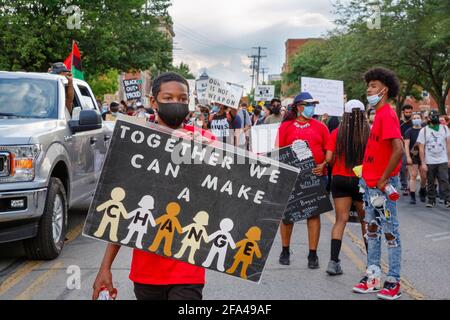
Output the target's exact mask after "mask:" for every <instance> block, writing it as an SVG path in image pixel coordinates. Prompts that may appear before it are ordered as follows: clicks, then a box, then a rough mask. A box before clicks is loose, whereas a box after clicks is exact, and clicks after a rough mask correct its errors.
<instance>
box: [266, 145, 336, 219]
mask: <svg viewBox="0 0 450 320" xmlns="http://www.w3.org/2000/svg"><path fill="white" fill-rule="evenodd" d="M267 156H268V157H271V158H273V159H274V160H278V161H280V162H282V163H286V164H289V165H291V166H293V167H296V168H298V169H300V174H299V175H298V178H297V181H296V182H295V186H294V189H293V190H292V193H291V196H290V197H289V201H288V205H287V207H286V211H285V212H284V214H283V221H284V222H286V223H293V222H298V221H301V220H305V219H308V218H310V217H313V216H317V215H320V214H322V213H325V212H328V211H331V210H333V206H332V205H331V201H330V198H329V196H328V194H327V191H326V189H325V185H324V183H323V182H322V179H321V177H318V176H316V175H315V174H313V173H312V169H314V168H315V167H316V163H315V161H314V158H313V155H312V152H311V150H310V149H309V147H308V144H307V143H306V142H305V141H302V140H297V141H295V142H294V143H293V144H292V146H289V147H285V148H281V149H278V150H275V151H273V152H270V153H269V154H267Z"/></svg>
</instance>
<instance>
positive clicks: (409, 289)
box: [324, 213, 426, 300]
mask: <svg viewBox="0 0 450 320" xmlns="http://www.w3.org/2000/svg"><path fill="white" fill-rule="evenodd" d="M324 215H325V217H326V218H327V219H328V220H330V221H331V223H333V224H334V223H335V221H336V219H335V217H334V216H333V215H331V214H330V213H325V214H324ZM345 233H346V234H347V235H348V236H349V238H350V239H351V240H352V242H353V243H355V244H356V245H357V246H358V248H359V250H360V251H361V252H362V253H363V254H364V255H367V254H366V246H365V244H364V242H363V241H362V240H361V239H360V238H359V237H358V236H356V235H355V234H353V233H352V232H351V231H350V230H348V228H346V229H345ZM342 251H343V252H344V253H345V255H346V256H348V257H349V258H350V260H351V261H352V262H353V263H354V264H355V265H356V267H357V268H358V269H360V270H361V271H362V272H364V271H365V270H366V263H363V262H362V261H361V259H359V258H358V257H357V256H356V255H355V254H354V252H353V251H352V250H351V249H350V248H349V247H348V246H346V245H344V244H342ZM381 269H382V270H383V272H384V273H387V272H388V270H389V267H388V265H387V263H386V262H385V261H384V260H383V259H381ZM400 283H401V286H402V288H403V289H402V290H403V291H405V292H406V293H407V294H408V295H409V296H410V297H411V298H413V299H414V300H424V299H426V298H425V295H424V294H423V293H421V292H419V291H418V290H417V289H416V288H415V287H414V285H413V284H412V283H411V282H410V281H408V280H407V279H406V278H404V277H401V279H400Z"/></svg>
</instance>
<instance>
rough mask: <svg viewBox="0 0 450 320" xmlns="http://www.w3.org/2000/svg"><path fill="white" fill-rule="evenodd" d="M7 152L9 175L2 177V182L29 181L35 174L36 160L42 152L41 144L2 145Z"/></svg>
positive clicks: (1, 148) (0, 179) (1, 147)
mask: <svg viewBox="0 0 450 320" xmlns="http://www.w3.org/2000/svg"><path fill="white" fill-rule="evenodd" d="M0 151H1V152H3V153H6V154H7V159H6V162H7V169H8V175H6V176H4V177H0V182H28V181H33V180H34V176H35V166H36V160H37V158H38V157H39V154H40V152H41V145H40V144H33V145H22V146H0Z"/></svg>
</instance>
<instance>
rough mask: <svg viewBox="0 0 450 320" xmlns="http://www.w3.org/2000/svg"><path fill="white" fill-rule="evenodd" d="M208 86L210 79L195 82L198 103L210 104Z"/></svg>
mask: <svg viewBox="0 0 450 320" xmlns="http://www.w3.org/2000/svg"><path fill="white" fill-rule="evenodd" d="M207 88H208V79H206V80H197V81H196V82H195V91H196V92H197V99H198V103H200V104H201V105H203V106H206V105H207V104H209V100H208V96H207V94H206V89H207Z"/></svg>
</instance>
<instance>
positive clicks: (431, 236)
mask: <svg viewBox="0 0 450 320" xmlns="http://www.w3.org/2000/svg"><path fill="white" fill-rule="evenodd" d="M446 235H450V232H440V233H433V234H427V235H426V236H425V238H435V237H440V236H446Z"/></svg>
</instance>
